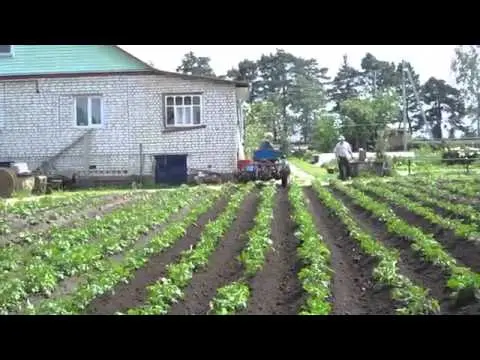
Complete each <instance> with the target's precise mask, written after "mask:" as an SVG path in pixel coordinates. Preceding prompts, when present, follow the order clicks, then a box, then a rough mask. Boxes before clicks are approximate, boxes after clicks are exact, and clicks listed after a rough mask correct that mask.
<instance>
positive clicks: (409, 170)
mask: <svg viewBox="0 0 480 360" xmlns="http://www.w3.org/2000/svg"><path fill="white" fill-rule="evenodd" d="M407 164H408V175H411V174H412V173H411V165H412V160H410V159H408V161H407Z"/></svg>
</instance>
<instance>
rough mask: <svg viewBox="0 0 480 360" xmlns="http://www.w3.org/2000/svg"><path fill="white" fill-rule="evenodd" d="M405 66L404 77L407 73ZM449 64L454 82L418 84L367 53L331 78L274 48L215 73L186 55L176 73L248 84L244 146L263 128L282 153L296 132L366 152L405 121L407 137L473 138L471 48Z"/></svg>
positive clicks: (476, 76) (476, 89)
mask: <svg viewBox="0 0 480 360" xmlns="http://www.w3.org/2000/svg"><path fill="white" fill-rule="evenodd" d="M404 67H405V68H408V70H409V72H410V75H411V76H408V77H407V75H408V73H407V72H405V71H404ZM451 68H452V70H453V71H454V72H455V75H456V80H457V81H456V82H457V85H456V86H452V85H450V84H448V83H447V82H446V81H445V80H443V79H437V78H435V77H431V78H429V79H427V80H426V81H425V82H424V83H420V80H419V76H418V74H417V73H416V72H415V69H414V68H413V66H412V64H410V63H408V62H405V63H394V62H388V61H383V60H381V59H378V58H376V57H375V56H374V55H373V54H371V53H366V55H365V56H364V57H363V59H362V60H361V63H360V67H355V66H353V65H352V64H350V63H349V61H348V58H347V56H344V57H343V61H342V63H341V66H340V68H339V70H338V71H337V73H336V74H334V75H331V74H329V69H328V68H326V67H323V66H321V64H319V63H318V61H317V60H316V59H306V58H302V57H298V56H295V55H294V54H291V53H289V52H286V51H285V50H282V49H277V51H276V52H275V53H270V54H263V55H262V56H261V57H260V58H259V59H256V60H255V59H245V60H243V61H241V62H240V63H238V64H237V66H236V67H233V68H232V69H230V70H229V71H228V72H227V73H226V74H222V75H218V74H215V72H214V71H213V69H212V67H211V65H210V58H209V57H200V56H196V55H195V54H194V53H193V52H189V53H187V54H185V56H184V58H183V60H182V63H181V65H180V66H179V67H178V68H177V71H178V72H181V73H185V74H191V75H201V76H210V77H218V78H222V79H229V80H236V81H245V82H248V83H249V84H250V97H249V99H248V106H247V108H248V109H247V116H246V127H247V129H246V132H247V139H246V141H247V144H246V148H247V150H250V149H253V148H255V147H256V146H257V145H258V143H259V141H260V140H261V138H262V136H263V134H264V133H265V132H267V131H268V132H271V133H272V134H273V137H274V142H276V143H278V144H280V145H281V146H282V147H283V148H284V149H285V150H286V149H287V148H288V146H289V144H290V139H291V137H292V136H293V135H294V134H297V135H299V138H300V142H301V143H302V144H305V145H308V146H310V147H311V148H313V149H315V150H317V151H331V149H332V147H333V145H334V143H335V141H336V139H337V137H338V135H339V134H343V135H344V136H345V137H346V138H347V140H348V141H349V142H350V143H352V144H353V145H354V147H355V148H358V147H363V148H366V149H372V148H373V147H374V144H375V141H376V139H377V137H378V134H379V131H380V130H384V129H385V128H386V126H389V127H390V128H393V129H400V128H402V126H403V125H406V128H407V131H408V133H409V134H410V135H411V136H425V137H431V138H433V139H443V138H449V137H454V136H455V134H460V136H464V137H470V136H477V135H478V132H479V131H480V129H479V128H478V127H477V124H478V122H477V120H478V119H479V118H480V58H479V56H478V46H458V47H457V48H456V49H455V52H454V54H452V65H451ZM404 79H406V81H405V80H404ZM412 82H413V84H412ZM415 90H416V91H415ZM404 92H405V99H406V101H405V108H406V111H405V112H404V102H403V93H404ZM417 95H418V98H419V100H420V104H418V103H417ZM419 105H420V106H419ZM421 110H423V114H422V111H421ZM405 118H406V121H404V119H405ZM472 120H473V121H472ZM422 132H423V135H422Z"/></svg>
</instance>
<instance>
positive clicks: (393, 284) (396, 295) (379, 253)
mask: <svg viewBox="0 0 480 360" xmlns="http://www.w3.org/2000/svg"><path fill="white" fill-rule="evenodd" d="M313 185H314V189H315V191H316V193H317V195H318V197H319V199H320V200H321V201H322V203H323V204H324V205H325V206H326V207H327V208H328V209H329V210H330V212H331V214H332V215H333V216H335V217H336V218H337V219H339V220H340V221H341V222H342V223H343V224H344V226H345V228H346V229H347V230H348V233H349V234H350V236H351V237H352V239H354V240H355V241H357V242H358V243H359V245H360V248H361V249H362V250H363V252H364V253H365V254H367V255H370V256H372V257H374V258H375V259H377V260H378V263H377V265H376V266H375V268H374V270H373V276H374V279H375V280H376V281H378V282H379V283H381V284H384V285H386V286H388V287H389V288H390V289H391V290H392V291H391V294H392V298H393V299H394V300H396V301H398V302H399V303H400V307H399V308H397V312H398V313H399V314H412V315H420V314H435V313H438V312H439V310H440V305H439V303H438V301H437V300H436V299H433V298H431V297H430V296H429V294H428V291H427V290H425V289H423V288H422V287H420V286H419V285H416V284H414V283H413V282H412V281H411V280H410V279H409V278H408V277H406V276H404V275H402V274H400V273H399V271H398V268H397V263H398V261H399V254H398V252H397V251H396V250H395V249H390V248H387V247H385V246H384V245H383V244H382V243H380V242H379V241H377V240H375V239H374V238H373V237H372V236H371V235H370V234H369V233H367V232H365V231H364V230H363V229H362V228H361V226H360V225H359V224H358V223H357V222H356V220H355V219H354V218H353V217H352V215H351V214H350V210H349V209H348V208H347V207H346V206H345V205H344V204H343V203H342V202H341V201H339V200H337V199H336V198H335V196H334V195H333V194H332V193H331V192H330V191H329V190H328V189H327V188H326V187H325V186H322V185H321V184H320V183H319V182H318V181H317V182H315V183H314V184H313ZM336 186H337V187H338V188H341V189H342V190H343V189H348V188H347V187H346V186H344V185H343V184H341V183H336Z"/></svg>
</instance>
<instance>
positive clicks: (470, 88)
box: [452, 45, 480, 136]
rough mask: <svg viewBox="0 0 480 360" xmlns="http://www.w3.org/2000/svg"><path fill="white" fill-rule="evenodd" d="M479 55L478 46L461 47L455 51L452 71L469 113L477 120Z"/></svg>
mask: <svg viewBox="0 0 480 360" xmlns="http://www.w3.org/2000/svg"><path fill="white" fill-rule="evenodd" d="M479 55H480V54H479V53H478V50H477V47H476V46H472V45H461V46H459V47H457V48H456V49H455V58H454V60H453V61H452V70H453V71H454V72H455V78H456V79H455V80H456V82H457V84H458V85H459V86H460V91H461V92H462V95H463V97H464V99H465V103H466V106H467V112H468V114H469V115H474V116H475V117H476V118H477V120H478V119H479V118H480V56H479ZM477 126H478V125H477ZM477 136H480V128H477Z"/></svg>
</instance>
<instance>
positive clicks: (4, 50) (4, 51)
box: [0, 45, 13, 56]
mask: <svg viewBox="0 0 480 360" xmlns="http://www.w3.org/2000/svg"><path fill="white" fill-rule="evenodd" d="M12 55H13V45H0V56H12Z"/></svg>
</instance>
